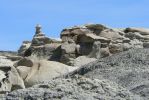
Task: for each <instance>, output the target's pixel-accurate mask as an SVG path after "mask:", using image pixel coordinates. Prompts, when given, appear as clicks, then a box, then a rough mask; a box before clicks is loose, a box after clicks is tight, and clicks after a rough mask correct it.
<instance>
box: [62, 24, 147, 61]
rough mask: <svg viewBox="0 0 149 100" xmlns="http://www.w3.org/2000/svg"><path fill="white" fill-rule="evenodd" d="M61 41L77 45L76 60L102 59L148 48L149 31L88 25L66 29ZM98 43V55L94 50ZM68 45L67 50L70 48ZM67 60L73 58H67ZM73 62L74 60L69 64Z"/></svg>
mask: <svg viewBox="0 0 149 100" xmlns="http://www.w3.org/2000/svg"><path fill="white" fill-rule="evenodd" d="M61 39H62V41H63V42H67V43H68V44H72V43H73V44H76V53H75V56H74V57H76V58H77V57H78V56H82V55H85V56H90V57H93V58H102V57H106V56H109V55H112V54H115V53H119V52H123V51H127V50H129V49H131V48H148V47H149V29H143V28H126V29H114V28H108V27H106V26H104V25H101V24H88V25H83V26H75V27H71V28H67V29H64V30H63V31H62V33H61ZM97 42H100V43H101V44H100V45H99V46H98V49H99V50H98V53H97V50H95V48H94V47H95V45H94V44H96V43H97ZM68 44H67V48H69V45H68ZM70 48H71V46H70ZM96 49H97V48H96ZM63 55H65V54H64V53H63V54H62V57H63ZM67 55H68V54H67ZM91 55H92V56H91ZM95 55H96V56H95ZM97 55H98V56H97ZM99 55H100V56H99ZM67 58H71V57H70V56H67ZM74 59H75V58H74ZM72 61H73V59H71V61H70V60H69V61H68V62H72ZM72 63H73V62H72Z"/></svg>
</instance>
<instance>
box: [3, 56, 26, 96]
mask: <svg viewBox="0 0 149 100" xmlns="http://www.w3.org/2000/svg"><path fill="white" fill-rule="evenodd" d="M22 88H25V86H24V82H23V80H22V78H21V77H20V76H19V74H18V72H17V70H16V68H15V67H13V62H12V61H10V60H8V59H6V57H0V92H1V93H5V92H8V91H11V90H15V89H22Z"/></svg>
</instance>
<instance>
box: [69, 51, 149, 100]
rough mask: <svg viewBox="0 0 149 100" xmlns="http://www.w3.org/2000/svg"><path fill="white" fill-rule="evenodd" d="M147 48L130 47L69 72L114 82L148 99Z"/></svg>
mask: <svg viewBox="0 0 149 100" xmlns="http://www.w3.org/2000/svg"><path fill="white" fill-rule="evenodd" d="M148 59H149V49H132V50H129V51H126V52H122V53H119V54H115V55H112V56H109V57H106V58H103V59H99V60H98V61H95V62H92V63H89V64H88V65H85V66H82V67H81V68H80V69H78V70H76V71H74V72H73V73H69V76H73V75H74V74H80V75H84V76H86V77H88V78H93V79H99V80H100V79H103V78H104V79H107V80H110V81H112V82H116V83H117V84H119V85H120V86H122V87H124V88H126V89H127V90H129V91H130V92H132V93H134V94H137V95H140V96H141V97H143V98H144V100H148V99H149V95H148V92H149V81H148V80H149V77H148V75H149V70H148V69H149V66H148V64H149V60H148Z"/></svg>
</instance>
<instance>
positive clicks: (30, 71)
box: [15, 57, 77, 87]
mask: <svg viewBox="0 0 149 100" xmlns="http://www.w3.org/2000/svg"><path fill="white" fill-rule="evenodd" d="M22 61H24V62H22ZM15 66H16V69H17V71H18V73H19V75H20V77H21V78H22V79H23V80H24V83H25V86H26V87H30V86H33V85H35V84H39V83H41V82H47V81H49V80H52V79H53V78H56V77H59V76H62V75H63V74H66V73H69V72H71V71H73V70H75V69H76V68H77V67H75V68H72V67H71V66H67V65H65V64H62V63H59V62H55V61H47V60H39V59H37V57H35V58H24V59H22V60H20V61H18V62H17V63H16V64H15Z"/></svg>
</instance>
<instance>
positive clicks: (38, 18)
mask: <svg viewBox="0 0 149 100" xmlns="http://www.w3.org/2000/svg"><path fill="white" fill-rule="evenodd" d="M38 23H39V24H41V25H42V27H43V32H44V33H46V35H47V36H49V37H54V38H58V37H59V34H60V32H61V30H62V29H63V28H65V27H70V26H74V25H82V24H86V23H101V24H105V25H107V26H109V27H149V0H0V50H17V49H18V48H19V46H20V45H21V43H22V41H23V40H31V39H32V36H33V35H34V31H35V28H34V27H35V25H36V24H38Z"/></svg>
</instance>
